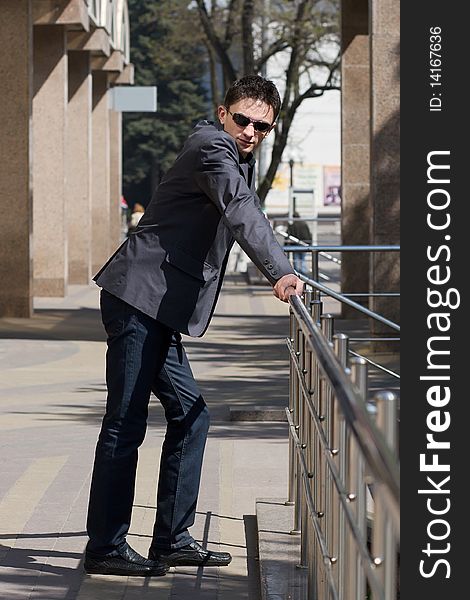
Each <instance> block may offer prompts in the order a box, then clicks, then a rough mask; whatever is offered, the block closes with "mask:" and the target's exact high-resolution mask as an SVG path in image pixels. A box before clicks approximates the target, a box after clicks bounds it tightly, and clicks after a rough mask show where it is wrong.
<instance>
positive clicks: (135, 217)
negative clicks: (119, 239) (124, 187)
mask: <svg viewBox="0 0 470 600" xmlns="http://www.w3.org/2000/svg"><path fill="white" fill-rule="evenodd" d="M144 213H145V208H144V207H143V206H142V204H139V203H138V202H136V203H135V204H134V207H133V209H132V213H131V216H130V219H129V224H128V226H127V235H129V234H131V233H134V231H135V230H136V229H137V225H138V224H139V221H140V219H141V218H142V217H143V216H144Z"/></svg>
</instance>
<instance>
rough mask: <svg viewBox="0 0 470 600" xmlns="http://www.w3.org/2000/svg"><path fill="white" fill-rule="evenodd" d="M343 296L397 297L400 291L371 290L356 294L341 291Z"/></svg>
mask: <svg viewBox="0 0 470 600" xmlns="http://www.w3.org/2000/svg"><path fill="white" fill-rule="evenodd" d="M342 294H343V296H346V298H354V297H356V298H399V297H400V292H372V293H369V294H358V293H354V294H348V293H344V292H342Z"/></svg>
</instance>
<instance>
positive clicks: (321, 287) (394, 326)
mask: <svg viewBox="0 0 470 600" xmlns="http://www.w3.org/2000/svg"><path fill="white" fill-rule="evenodd" d="M298 275H299V277H300V279H302V281H305V282H306V283H308V284H309V285H311V286H312V287H314V288H315V289H317V290H319V291H320V292H323V293H324V294H327V295H328V296H331V297H332V298H335V300H339V301H340V302H343V303H344V304H347V305H348V306H351V307H352V308H355V309H356V310H358V311H359V312H362V313H363V314H365V315H367V316H368V317H370V318H371V319H374V320H375V321H379V322H380V323H383V324H384V325H387V326H388V327H391V328H392V329H395V331H400V325H398V324H397V323H394V322H393V321H390V319H386V318H385V317H383V316H382V315H380V314H379V313H376V312H374V311H372V310H370V309H368V308H366V307H365V306H362V305H361V304H358V303H357V302H354V300H350V299H349V298H347V297H346V296H344V294H340V293H339V292H335V291H334V290H332V289H331V288H329V287H327V286H325V285H322V284H321V283H318V281H315V280H314V279H311V278H310V277H307V276H306V275H303V274H302V273H299V274H298Z"/></svg>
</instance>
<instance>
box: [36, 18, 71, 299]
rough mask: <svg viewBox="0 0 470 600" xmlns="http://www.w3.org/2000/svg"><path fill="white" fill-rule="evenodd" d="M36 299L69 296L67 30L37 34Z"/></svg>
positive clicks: (46, 29)
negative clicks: (66, 163) (66, 183)
mask: <svg viewBox="0 0 470 600" xmlns="http://www.w3.org/2000/svg"><path fill="white" fill-rule="evenodd" d="M33 40H34V54H33V56H34V98H33V153H34V165H33V180H34V204H33V222H34V294H35V295H37V296H64V295H65V292H66V288H67V272H68V261H67V237H66V215H65V132H66V121H67V119H66V116H67V87H68V82H67V53H66V31H65V27H64V26H58V25H44V26H43V25H41V26H36V27H34V29H33Z"/></svg>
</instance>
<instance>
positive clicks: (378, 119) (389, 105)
mask: <svg viewBox="0 0 470 600" xmlns="http://www.w3.org/2000/svg"><path fill="white" fill-rule="evenodd" d="M370 23H371V36H370V51H371V171H370V185H371V199H372V203H371V209H372V215H371V217H372V218H371V243H373V244H399V239H400V238H399V235H400V166H399V165H400V133H399V131H400V130H399V125H400V120H399V119H400V75H399V60H400V48H399V44H400V3H399V0H371V11H370ZM399 266H400V263H399V256H398V254H397V253H394V254H391V253H389V254H385V253H381V254H375V255H374V256H373V259H372V260H371V285H372V289H373V290H374V291H376V292H382V291H398V289H399V282H400V273H399ZM371 306H372V309H373V310H375V311H377V312H379V313H381V314H383V315H385V316H386V317H388V318H390V319H392V320H393V321H398V320H399V301H398V300H397V299H386V298H381V299H374V300H373V301H372V303H371ZM382 329H383V326H379V325H378V324H376V325H374V330H375V331H376V332H380V331H382Z"/></svg>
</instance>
